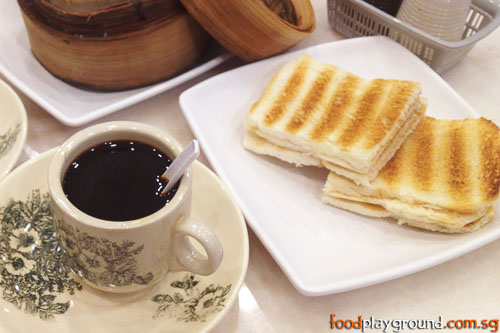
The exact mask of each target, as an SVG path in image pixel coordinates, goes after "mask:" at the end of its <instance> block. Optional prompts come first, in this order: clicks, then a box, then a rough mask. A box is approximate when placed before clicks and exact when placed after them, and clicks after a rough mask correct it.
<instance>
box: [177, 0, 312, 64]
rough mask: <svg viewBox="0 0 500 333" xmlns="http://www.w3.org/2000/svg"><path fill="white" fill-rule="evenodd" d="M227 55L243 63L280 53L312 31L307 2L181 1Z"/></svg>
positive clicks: (285, 0) (265, 0)
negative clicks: (235, 57) (223, 48)
mask: <svg viewBox="0 0 500 333" xmlns="http://www.w3.org/2000/svg"><path fill="white" fill-rule="evenodd" d="M181 2H182V4H183V5H184V6H185V7H186V8H187V10H188V11H189V13H190V14H191V15H192V16H193V17H194V18H195V19H196V20H197V21H198V23H200V24H201V25H202V26H203V28H205V30H207V31H208V32H209V33H210V34H211V35H212V36H213V37H214V38H215V39H217V41H218V42H219V43H220V44H221V45H223V46H224V47H225V48H226V49H228V50H229V51H230V52H231V53H233V54H235V55H236V56H238V57H239V58H241V59H243V60H246V61H253V60H257V59H262V58H266V57H269V56H272V55H275V54H278V53H281V52H283V51H285V50H287V49H288V48H290V47H292V46H293V45H295V44H296V43H298V42H300V41H301V40H303V39H304V38H305V37H307V36H308V35H309V34H310V33H312V32H313V31H314V29H315V25H316V19H315V16H314V11H313V8H312V6H311V3H310V1H309V0H218V1H212V0H210V1H200V0H181Z"/></svg>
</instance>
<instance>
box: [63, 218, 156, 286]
mask: <svg viewBox="0 0 500 333" xmlns="http://www.w3.org/2000/svg"><path fill="white" fill-rule="evenodd" d="M56 223H57V226H58V231H59V232H58V235H57V236H58V239H59V242H60V243H61V244H64V245H65V247H64V248H65V250H66V251H65V254H66V257H67V260H68V262H69V265H70V267H71V269H73V271H74V272H76V273H77V274H78V275H80V276H82V277H84V278H86V279H87V280H89V281H90V282H92V283H94V284H95V285H98V286H117V287H123V286H129V285H132V284H139V285H147V284H148V283H150V282H151V281H152V280H153V274H152V273H151V272H148V273H146V274H144V275H139V274H137V271H138V269H137V259H136V256H138V255H139V254H140V253H141V252H142V250H143V249H144V245H139V246H137V245H136V244H135V242H132V241H127V240H124V241H122V242H121V243H116V242H112V241H110V240H109V239H106V238H97V237H94V236H91V235H89V234H87V233H86V232H82V231H80V230H79V229H78V228H76V227H72V226H70V225H68V224H67V223H65V222H64V221H63V220H59V219H58V220H57V221H56Z"/></svg>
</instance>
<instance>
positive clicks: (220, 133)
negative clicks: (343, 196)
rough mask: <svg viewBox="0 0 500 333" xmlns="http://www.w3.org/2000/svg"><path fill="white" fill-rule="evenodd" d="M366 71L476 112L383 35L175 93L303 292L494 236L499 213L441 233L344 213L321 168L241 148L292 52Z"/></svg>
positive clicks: (439, 106)
mask: <svg viewBox="0 0 500 333" xmlns="http://www.w3.org/2000/svg"><path fill="white" fill-rule="evenodd" d="M302 53H305V54H308V55H310V56H311V57H313V58H315V59H318V60H320V61H324V62H327V63H331V64H334V65H336V66H339V67H342V68H344V69H346V70H348V71H350V72H352V73H354V74H356V75H359V76H361V77H364V78H366V79H373V78H377V77H378V78H387V79H402V80H413V81H418V82H421V84H422V89H423V95H424V96H426V97H427V99H428V105H429V106H428V109H427V110H428V111H427V114H428V115H430V116H434V117H437V118H447V119H457V118H467V117H477V116H478V115H477V113H475V112H474V111H473V110H472V108H471V107H470V106H469V105H468V104H467V103H466V102H465V101H464V100H463V99H462V98H461V97H460V96H459V95H458V94H457V93H456V92H455V91H454V90H453V89H452V88H451V87H450V86H449V85H448V84H447V83H446V82H445V81H444V80H443V79H442V78H441V77H440V76H439V75H437V74H436V73H435V72H434V71H433V70H432V69H431V68H430V67H428V66H427V65H426V64H424V63H423V62H422V61H421V60H420V59H418V58H417V57H416V56H415V55H413V54H412V53H411V52H410V51H408V50H407V49H406V48H404V47H403V46H401V45H400V44H398V43H395V42H394V41H392V40H391V39H389V38H387V37H380V36H379V37H363V38H354V39H348V40H342V41H338V42H331V43H327V44H322V45H317V46H313V47H310V48H307V49H304V50H299V51H296V52H291V53H287V54H283V55H280V56H276V57H274V58H270V59H267V60H263V61H260V62H256V63H253V64H249V65H246V66H243V67H240V68H237V69H234V70H232V71H229V72H226V73H223V74H220V75H218V76H216V77H213V78H210V79H208V80H206V81H204V82H202V83H200V84H198V85H196V86H194V87H192V88H190V89H189V90H187V91H185V92H184V93H183V94H182V95H181V97H180V104H181V107H182V109H183V112H184V114H185V116H186V118H187V120H188V122H189V124H190V126H191V128H192V130H193V132H194V133H195V136H196V137H197V138H198V140H199V141H200V145H201V147H202V149H203V151H204V152H205V154H206V156H207V157H208V159H209V160H210V162H211V163H212V166H213V168H214V170H215V171H216V172H217V173H218V175H219V176H220V177H221V178H222V180H223V181H224V182H225V183H226V184H227V185H228V187H229V188H230V190H231V192H232V193H233V194H234V195H235V197H236V199H237V201H238V203H239V204H240V207H241V209H242V211H243V213H244V215H245V217H246V219H247V222H248V224H249V225H250V226H251V227H252V229H253V230H254V231H255V233H256V235H257V236H258V237H259V238H260V240H261V241H262V243H263V244H264V245H265V246H266V248H267V249H268V250H269V252H270V253H271V255H272V256H273V257H274V259H275V260H276V261H277V263H278V264H279V265H280V266H281V268H282V269H283V271H284V272H285V274H286V275H287V276H288V278H289V279H290V281H291V282H292V284H293V285H294V286H295V287H296V288H297V289H298V290H299V291H300V292H302V293H303V294H306V295H325V294H331V293H337V292H341V291H346V290H350V289H355V288H360V287H363V286H368V285H371V284H375V283H379V282H382V281H387V280H390V279H394V278H397V277H400V276H404V275H407V274H410V273H413V272H417V271H419V270H423V269H425V268H428V267H431V266H434V265H437V264H440V263H442V262H445V261H447V260H450V259H453V258H455V257H458V256H460V255H463V254H465V253H467V252H470V251H472V250H474V249H476V248H478V247H480V246H483V245H485V244H487V243H489V242H491V241H493V240H495V239H497V238H499V237H500V221H499V218H496V219H495V220H494V221H492V222H491V223H489V224H488V225H486V226H485V227H484V228H482V229H481V230H479V231H477V232H475V233H471V234H466V235H445V234H439V233H432V232H426V231H422V230H418V229H414V228H410V227H402V226H399V225H397V223H395V221H394V220H389V219H374V218H368V217H365V216H361V215H357V214H354V213H350V212H347V211H343V210H340V209H337V208H334V207H332V206H328V205H325V204H323V203H322V202H321V195H322V188H323V186H324V183H325V181H326V177H327V171H326V170H325V169H319V168H315V167H304V168H296V167H294V166H292V165H290V164H288V163H285V162H281V161H279V160H277V159H274V158H271V157H265V156H260V155H256V154H253V153H251V152H249V151H247V150H245V149H244V148H243V147H242V138H243V133H244V128H243V120H244V118H245V116H246V114H247V112H248V111H249V109H250V107H251V106H252V104H253V103H254V102H256V101H257V100H258V99H259V98H260V96H261V94H262V93H263V91H264V89H265V87H266V86H267V84H268V83H269V82H270V80H271V78H272V77H273V75H274V74H275V73H276V72H277V71H278V69H279V68H280V67H281V66H282V65H283V64H285V63H286V62H287V61H289V60H291V59H292V58H294V57H297V56H298V55H300V54H302Z"/></svg>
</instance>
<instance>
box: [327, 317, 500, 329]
mask: <svg viewBox="0 0 500 333" xmlns="http://www.w3.org/2000/svg"><path fill="white" fill-rule="evenodd" d="M335 317H336V315H335V314H334V313H332V314H331V315H330V328H331V329H332V330H333V329H336V330H361V332H365V331H366V329H368V328H370V329H379V330H382V332H395V333H397V332H400V331H402V330H406V329H410V330H442V329H458V330H464V331H466V332H468V331H469V330H489V332H498V323H499V322H500V320H499V319H483V320H476V319H457V320H448V321H444V320H443V317H442V316H439V319H437V320H433V319H389V320H386V319H379V318H375V317H373V316H371V317H370V318H369V319H366V318H363V316H358V319H357V320H351V319H347V320H343V319H337V318H335Z"/></svg>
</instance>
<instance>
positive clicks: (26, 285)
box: [0, 150, 249, 332]
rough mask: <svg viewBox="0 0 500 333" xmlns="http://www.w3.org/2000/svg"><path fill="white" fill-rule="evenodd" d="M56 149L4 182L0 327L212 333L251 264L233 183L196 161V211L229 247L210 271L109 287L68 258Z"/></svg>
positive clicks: (0, 184)
mask: <svg viewBox="0 0 500 333" xmlns="http://www.w3.org/2000/svg"><path fill="white" fill-rule="evenodd" d="M54 153H55V150H51V151H48V152H46V153H44V154H41V155H40V156H38V157H36V158H34V159H32V160H30V161H28V162H26V163H24V164H23V165H22V166H20V167H19V168H17V169H16V170H15V171H14V172H12V173H11V174H10V175H8V176H7V177H6V178H5V179H3V180H2V181H1V182H0V221H1V224H0V227H1V233H0V259H1V260H0V275H1V276H0V289H1V293H0V294H1V298H0V308H1V309H2V310H1V311H0V331H6V332H12V331H22V332H30V331H35V330H36V331H43V332H68V331H71V332H103V331H104V332H110V331H119V332H206V331H209V330H210V329H212V328H213V327H214V326H215V325H216V324H217V323H218V322H219V321H220V320H221V319H222V317H223V316H224V315H225V314H226V313H227V312H228V311H229V310H230V308H231V306H232V305H233V303H234V302H235V301H236V299H237V297H238V291H239V289H240V287H241V285H242V283H243V280H244V278H245V274H246V269H247V265H248V251H249V245H248V234H247V229H246V225H245V221H244V219H243V216H242V214H241V212H240V210H239V208H238V206H237V205H236V203H235V201H234V199H233V198H232V196H231V195H230V194H229V192H228V191H227V189H226V187H225V185H224V184H223V183H222V182H221V181H220V180H219V179H218V178H217V176H216V175H215V174H214V173H213V172H211V171H210V170H209V169H208V168H207V167H205V166H204V165H203V164H201V163H199V162H195V163H194V164H193V175H194V177H193V199H192V201H193V204H192V216H193V217H194V218H196V219H199V220H201V221H203V222H205V223H206V224H207V225H208V226H210V227H211V228H212V229H213V230H214V231H215V232H216V234H217V235H218V236H219V239H220V241H221V243H222V245H223V247H224V258H223V260H222V263H221V265H220V267H219V269H218V270H217V271H216V272H215V273H214V274H212V275H210V276H198V275H195V274H192V273H188V272H177V273H170V274H168V275H167V276H166V277H165V278H164V279H163V280H162V281H161V282H159V283H158V284H156V285H154V286H153V287H151V288H149V289H147V290H145V291H141V292H137V293H130V294H110V293H106V292H101V291H98V290H96V289H93V288H91V287H88V286H87V285H86V284H84V283H83V282H81V281H80V280H78V279H77V277H76V276H75V275H73V274H71V273H70V272H68V271H67V270H66V268H65V266H64V265H63V264H62V262H61V254H60V251H59V248H58V244H57V241H56V239H55V236H54V228H53V226H52V219H53V217H52V214H51V210H50V208H49V194H48V185H47V181H46V174H47V169H48V166H49V163H50V160H51V158H52V156H53V154H54Z"/></svg>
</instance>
